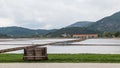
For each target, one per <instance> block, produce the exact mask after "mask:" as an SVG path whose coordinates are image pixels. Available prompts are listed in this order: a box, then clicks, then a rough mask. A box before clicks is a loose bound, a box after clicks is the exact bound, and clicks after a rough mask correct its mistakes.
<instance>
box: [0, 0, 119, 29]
mask: <svg viewBox="0 0 120 68" xmlns="http://www.w3.org/2000/svg"><path fill="white" fill-rule="evenodd" d="M118 11H120V0H0V27H6V26H21V27H26V28H32V29H54V28H62V27H65V26H67V25H70V24H72V23H75V22H77V21H97V20H99V19H101V18H103V17H105V16H109V15H111V14H113V13H115V12H118Z"/></svg>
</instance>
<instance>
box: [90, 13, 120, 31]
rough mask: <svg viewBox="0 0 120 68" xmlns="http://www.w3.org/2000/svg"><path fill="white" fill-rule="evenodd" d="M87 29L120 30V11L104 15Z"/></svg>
mask: <svg viewBox="0 0 120 68" xmlns="http://www.w3.org/2000/svg"><path fill="white" fill-rule="evenodd" d="M88 29H91V30H97V31H101V32H116V31H120V12H117V13H115V14H113V15H111V16H108V17H105V18H103V19H101V20H99V21H97V22H95V23H94V24H92V25H91V26H90V27H89V28H88Z"/></svg>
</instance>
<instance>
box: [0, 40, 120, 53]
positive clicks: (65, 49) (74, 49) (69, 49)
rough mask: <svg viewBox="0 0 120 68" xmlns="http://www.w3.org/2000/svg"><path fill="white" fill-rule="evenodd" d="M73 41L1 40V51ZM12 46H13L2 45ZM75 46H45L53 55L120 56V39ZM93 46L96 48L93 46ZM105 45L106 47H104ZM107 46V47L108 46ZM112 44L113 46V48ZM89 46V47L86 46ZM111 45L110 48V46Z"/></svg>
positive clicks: (95, 41) (86, 41) (91, 41)
mask: <svg viewBox="0 0 120 68" xmlns="http://www.w3.org/2000/svg"><path fill="white" fill-rule="evenodd" d="M66 40H73V39H7V40H4V41H3V39H2V40H0V41H1V42H0V44H1V45H0V49H6V48H13V47H20V46H27V45H12V44H38V43H39V44H44V43H51V42H58V41H66ZM2 44H11V45H2ZM72 44H73V46H58V45H54V46H49V45H48V46H44V47H47V50H48V53H52V54H55V53H57V54H61V53H62V54H78V53H92V54H120V39H88V40H85V41H81V42H74V43H72ZM74 44H82V46H77V45H74ZM89 44H92V45H94V44H95V46H91V45H89ZM103 44H104V45H103ZM106 44H107V46H106ZM111 44H112V46H111ZM86 45H89V46H86ZM108 45H110V46H108ZM10 53H23V50H21V51H15V52H10Z"/></svg>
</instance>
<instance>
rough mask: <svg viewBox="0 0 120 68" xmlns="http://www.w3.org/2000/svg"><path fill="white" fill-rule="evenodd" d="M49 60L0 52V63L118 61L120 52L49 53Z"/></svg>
mask: <svg viewBox="0 0 120 68" xmlns="http://www.w3.org/2000/svg"><path fill="white" fill-rule="evenodd" d="M48 57H49V60H42V61H24V60H23V59H22V58H23V55H22V54H0V63H7V62H48V63H54V62H59V63H67V62H69V63H82V62H84V63H120V54H49V55H48Z"/></svg>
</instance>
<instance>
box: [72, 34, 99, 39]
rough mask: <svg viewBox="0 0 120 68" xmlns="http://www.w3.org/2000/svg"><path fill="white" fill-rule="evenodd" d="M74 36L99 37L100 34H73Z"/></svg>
mask: <svg viewBox="0 0 120 68" xmlns="http://www.w3.org/2000/svg"><path fill="white" fill-rule="evenodd" d="M73 38H98V34H73Z"/></svg>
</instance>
